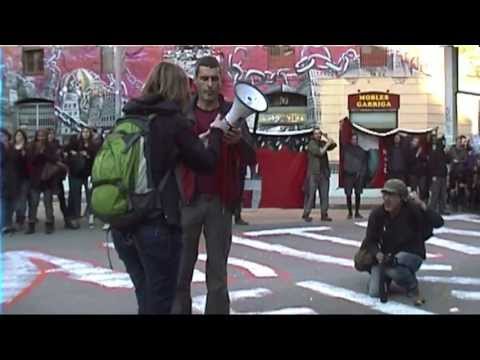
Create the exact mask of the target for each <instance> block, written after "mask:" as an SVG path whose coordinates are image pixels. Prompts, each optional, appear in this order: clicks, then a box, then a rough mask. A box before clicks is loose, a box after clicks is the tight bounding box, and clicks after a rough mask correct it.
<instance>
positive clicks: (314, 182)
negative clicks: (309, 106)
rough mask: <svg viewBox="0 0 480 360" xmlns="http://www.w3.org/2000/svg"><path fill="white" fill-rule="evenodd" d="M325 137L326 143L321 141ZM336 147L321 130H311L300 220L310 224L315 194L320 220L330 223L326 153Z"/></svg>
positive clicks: (328, 172) (328, 168)
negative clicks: (317, 193) (318, 200)
mask: <svg viewBox="0 0 480 360" xmlns="http://www.w3.org/2000/svg"><path fill="white" fill-rule="evenodd" d="M322 136H325V138H326V139H327V141H324V140H322ZM336 147H337V144H336V143H335V141H334V140H333V139H331V138H329V137H328V135H327V134H324V133H322V130H320V129H315V130H313V135H312V139H311V140H310V142H309V143H308V147H307V152H308V169H307V176H306V177H305V185H304V189H305V201H304V205H303V215H302V219H303V220H305V221H306V222H311V221H312V220H313V219H312V218H311V217H310V212H311V211H312V209H313V208H314V206H315V193H316V192H317V190H318V192H319V195H320V208H321V210H320V219H321V221H332V219H331V218H330V217H329V216H328V206H329V205H328V204H329V190H330V163H329V161H328V151H332V150H333V149H335V148H336Z"/></svg>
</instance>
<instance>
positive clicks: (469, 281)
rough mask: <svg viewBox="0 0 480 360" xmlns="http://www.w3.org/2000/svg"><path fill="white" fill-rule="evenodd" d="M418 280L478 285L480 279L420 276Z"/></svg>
mask: <svg viewBox="0 0 480 360" xmlns="http://www.w3.org/2000/svg"><path fill="white" fill-rule="evenodd" d="M418 280H421V281H426V282H433V283H443V284H452V285H480V278H472V277H464V276H420V277H418Z"/></svg>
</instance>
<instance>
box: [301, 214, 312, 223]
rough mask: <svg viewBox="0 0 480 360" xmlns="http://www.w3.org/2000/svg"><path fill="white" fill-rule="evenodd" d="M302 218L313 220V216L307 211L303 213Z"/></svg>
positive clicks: (307, 220)
mask: <svg viewBox="0 0 480 360" xmlns="http://www.w3.org/2000/svg"><path fill="white" fill-rule="evenodd" d="M302 219H303V220H305V221H306V222H312V220H313V218H312V217H310V215H309V214H305V213H304V214H303V215H302Z"/></svg>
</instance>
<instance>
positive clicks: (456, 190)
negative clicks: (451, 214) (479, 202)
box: [448, 135, 468, 211]
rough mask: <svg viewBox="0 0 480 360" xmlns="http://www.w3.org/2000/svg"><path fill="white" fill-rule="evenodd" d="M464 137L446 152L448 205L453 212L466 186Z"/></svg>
mask: <svg viewBox="0 0 480 360" xmlns="http://www.w3.org/2000/svg"><path fill="white" fill-rule="evenodd" d="M466 140H467V139H466V137H465V136H464V135H460V136H459V137H457V142H456V144H455V145H453V146H452V147H451V148H450V150H449V151H448V156H449V158H450V159H451V163H450V174H449V175H450V179H449V183H448V191H449V197H450V204H451V206H452V208H453V209H454V211H457V210H458V208H459V206H461V205H463V204H462V201H461V200H462V198H464V196H463V195H464V192H465V188H466V186H467V179H466V177H465V174H466V163H467V159H468V151H467V146H466V145H467V141H466Z"/></svg>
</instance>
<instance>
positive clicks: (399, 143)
mask: <svg viewBox="0 0 480 360" xmlns="http://www.w3.org/2000/svg"><path fill="white" fill-rule="evenodd" d="M387 177H388V179H400V180H402V181H403V182H407V154H406V149H405V144H404V140H403V138H402V136H401V135H400V134H396V135H395V137H394V138H393V146H392V147H391V148H390V150H389V152H388V161H387Z"/></svg>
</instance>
